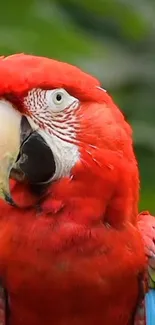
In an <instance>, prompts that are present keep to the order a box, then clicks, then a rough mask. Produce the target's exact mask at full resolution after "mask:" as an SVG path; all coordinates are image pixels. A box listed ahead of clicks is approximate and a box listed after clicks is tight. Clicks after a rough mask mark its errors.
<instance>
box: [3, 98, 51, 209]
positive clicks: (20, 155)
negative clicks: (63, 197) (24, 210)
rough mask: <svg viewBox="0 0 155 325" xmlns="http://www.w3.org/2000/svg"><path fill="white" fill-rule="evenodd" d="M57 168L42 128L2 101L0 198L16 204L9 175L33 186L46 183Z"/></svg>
mask: <svg viewBox="0 0 155 325" xmlns="http://www.w3.org/2000/svg"><path fill="white" fill-rule="evenodd" d="M30 122H31V123H30ZM55 168H56V167H55V160H54V156H53V153H52V151H51V148H50V147H49V145H47V143H46V141H45V140H44V138H43V136H41V135H40V134H39V128H36V126H34V123H33V122H32V120H31V119H30V118H27V117H26V116H24V115H22V114H20V113H19V112H18V111H17V110H16V109H15V108H14V107H13V106H12V105H11V103H9V102H8V101H5V100H0V198H2V199H4V200H6V201H7V202H8V203H10V204H12V205H15V204H14V202H13V200H12V198H11V194H10V188H9V178H10V176H11V178H14V179H16V180H17V181H26V182H29V183H30V184H35V185H36V184H43V183H44V184H45V183H48V182H49V181H50V180H51V178H52V176H53V175H54V173H55Z"/></svg>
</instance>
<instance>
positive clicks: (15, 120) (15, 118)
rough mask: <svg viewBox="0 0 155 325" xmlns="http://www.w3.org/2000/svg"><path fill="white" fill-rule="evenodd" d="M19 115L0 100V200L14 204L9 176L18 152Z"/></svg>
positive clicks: (7, 103)
mask: <svg viewBox="0 0 155 325" xmlns="http://www.w3.org/2000/svg"><path fill="white" fill-rule="evenodd" d="M20 124H21V114H20V113H19V112H18V111H16V110H15V108H13V106H12V105H11V103H9V102H8V101H5V100H3V99H2V100H0V198H2V199H4V200H6V201H7V202H8V203H10V204H14V203H13V200H12V198H11V195H10V188H9V176H10V171H11V168H12V166H13V165H14V163H15V161H16V159H17V156H18V153H19V150H20Z"/></svg>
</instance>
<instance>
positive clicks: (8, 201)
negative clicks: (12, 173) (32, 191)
mask: <svg viewBox="0 0 155 325" xmlns="http://www.w3.org/2000/svg"><path fill="white" fill-rule="evenodd" d="M4 199H5V201H6V202H7V203H8V204H10V205H12V206H14V207H15V206H16V204H15V202H14V201H13V199H12V198H11V196H10V195H9V194H7V193H4Z"/></svg>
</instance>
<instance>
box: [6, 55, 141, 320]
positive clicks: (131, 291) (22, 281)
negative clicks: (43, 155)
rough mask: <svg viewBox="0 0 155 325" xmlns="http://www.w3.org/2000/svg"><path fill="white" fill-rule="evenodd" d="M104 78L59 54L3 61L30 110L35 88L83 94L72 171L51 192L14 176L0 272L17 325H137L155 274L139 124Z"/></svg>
mask: <svg viewBox="0 0 155 325" xmlns="http://www.w3.org/2000/svg"><path fill="white" fill-rule="evenodd" d="M98 86H100V84H99V82H98V81H97V80H96V79H95V78H93V77H91V76H89V75H87V74H85V73H83V72H82V71H81V70H79V69H77V68H75V67H72V66H70V65H67V64H65V63H61V62H56V61H54V60H50V59H46V58H39V57H32V56H24V55H17V56H12V57H8V58H5V59H1V61H0V94H1V96H2V97H5V98H7V99H8V100H10V101H11V102H12V103H13V104H14V105H16V108H18V109H19V110H20V111H21V112H25V113H27V114H29V112H28V111H27V109H26V108H25V107H24V105H23V96H25V94H26V93H27V92H28V90H30V89H32V88H44V89H53V88H57V87H63V88H65V89H66V90H67V91H68V92H69V93H70V94H71V95H72V96H75V97H77V98H78V99H79V100H80V108H79V109H78V110H77V112H76V119H77V120H78V122H79V128H78V129H77V130H76V141H75V142H76V144H77V145H78V147H79V152H80V160H79V162H78V163H77V164H76V165H75V166H74V167H73V169H72V177H71V178H69V177H66V178H62V179H60V180H58V181H56V182H54V183H53V184H51V185H50V187H49V188H48V190H47V192H46V193H44V195H42V196H41V197H39V198H38V196H35V194H34V193H32V191H31V189H30V188H29V185H26V184H20V183H16V182H14V181H13V182H12V196H13V198H14V200H15V202H18V203H19V202H20V208H17V207H11V206H8V205H7V204H6V203H4V202H1V203H0V229H1V232H0V277H1V278H2V281H3V284H4V286H5V287H6V288H7V291H8V293H9V296H10V309H11V315H10V322H9V325H26V324H29V325H42V324H44V325H49V324H54V325H84V324H85V325H94V324H98V325H101V324H103V325H132V324H133V314H134V311H135V309H136V306H137V304H138V302H139V290H140V281H141V280H140V279H141V278H143V274H144V272H145V257H144V248H143V242H142V239H141V235H140V233H139V230H138V229H137V204H138V190H139V177H138V168H137V163H136V159H135V156H134V153H133V148H132V132H131V129H130V127H129V125H128V124H127V123H126V121H125V120H124V117H123V115H122V114H121V112H120V111H119V110H118V108H117V107H116V105H115V104H114V103H113V101H112V99H111V98H110V96H109V95H108V94H107V93H106V92H104V91H102V90H100V89H99V88H97V87H98Z"/></svg>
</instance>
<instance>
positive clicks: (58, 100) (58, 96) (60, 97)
mask: <svg viewBox="0 0 155 325" xmlns="http://www.w3.org/2000/svg"><path fill="white" fill-rule="evenodd" d="M63 99H64V94H63V93H62V92H60V91H59V92H56V93H55V94H54V95H53V102H54V104H55V105H60V104H61V103H62V102H63Z"/></svg>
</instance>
